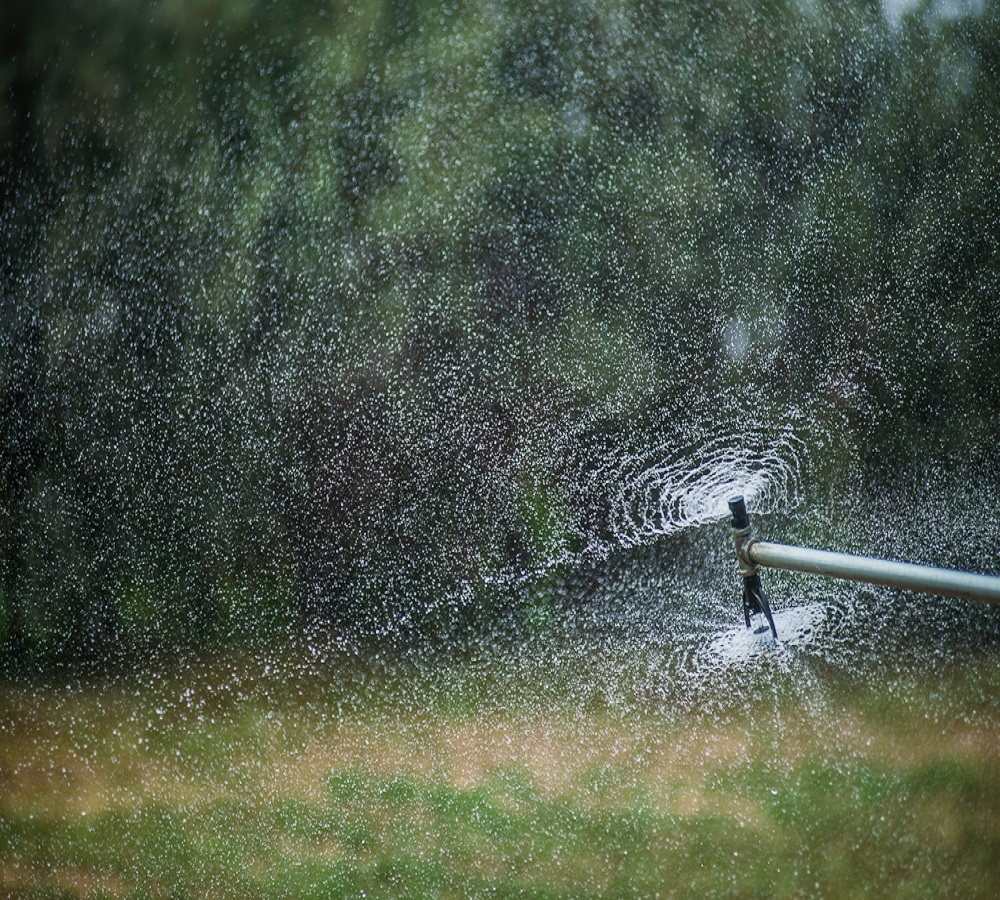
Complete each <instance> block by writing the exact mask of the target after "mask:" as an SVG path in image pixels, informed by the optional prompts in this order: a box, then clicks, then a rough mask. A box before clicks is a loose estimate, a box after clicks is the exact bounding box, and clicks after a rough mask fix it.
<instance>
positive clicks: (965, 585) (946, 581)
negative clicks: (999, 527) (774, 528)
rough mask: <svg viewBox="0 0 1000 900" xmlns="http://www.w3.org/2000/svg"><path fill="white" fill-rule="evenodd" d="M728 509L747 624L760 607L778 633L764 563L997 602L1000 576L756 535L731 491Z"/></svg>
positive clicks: (815, 573)
mask: <svg viewBox="0 0 1000 900" xmlns="http://www.w3.org/2000/svg"><path fill="white" fill-rule="evenodd" d="M729 509H730V511H731V512H732V514H733V520H732V527H733V541H734V543H735V545H736V561H737V564H738V565H739V572H740V575H741V576H742V578H743V612H744V616H745V617H746V622H747V627H749V626H750V617H751V615H752V614H754V613H757V612H763V613H764V614H765V616H766V617H767V620H768V623H769V625H770V626H771V631H772V632H774V633H775V636H777V633H776V630H775V627H774V620H773V618H772V616H771V611H770V607H769V604H768V602H767V597H766V595H765V594H764V591H763V588H762V586H761V583H760V569H761V567H762V566H766V567H768V568H772V569H788V570H790V571H792V572H805V573H807V574H811V575H825V576H827V577H829V578H844V579H847V580H849V581H863V582H866V583H868V584H881V585H886V586H888V587H894V588H901V589H903V590H908V591H921V592H924V593H928V594H939V595H941V596H945V597H960V598H962V599H963V600H977V601H979V602H982V603H996V604H1000V576H997V575H977V574H975V573H973V572H962V571H959V570H956V569H939V568H936V567H935V566H921V565H916V564H914V563H904V562H894V561H892V560H888V559H876V558H873V557H870V556H853V555H851V554H849V553H834V552H831V551H829V550H811V549H809V548H807V547H792V546H789V545H787V544H772V543H771V542H770V541H759V540H757V539H756V538H754V537H753V534H752V529H751V527H750V517H749V515H748V514H747V508H746V503H745V502H744V501H743V498H742V497H733V498H732V499H731V500H730V501H729Z"/></svg>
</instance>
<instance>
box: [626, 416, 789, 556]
mask: <svg viewBox="0 0 1000 900" xmlns="http://www.w3.org/2000/svg"><path fill="white" fill-rule="evenodd" d="M804 449H805V448H804V445H803V443H802V441H801V440H800V439H799V438H798V437H796V435H795V433H794V432H793V431H792V430H791V428H785V429H782V430H781V431H778V432H777V433H774V432H770V431H767V430H764V429H754V430H750V431H744V432H741V433H739V434H732V433H727V434H722V435H716V436H713V437H712V438H710V439H709V440H706V441H704V442H702V443H700V444H697V445H695V446H692V447H686V448H684V449H683V450H680V451H678V450H676V449H670V448H666V447H660V448H657V451H654V453H652V454H651V456H652V457H653V458H654V459H656V461H655V462H653V463H652V464H648V465H644V466H635V468H634V469H633V470H632V471H631V472H623V476H624V477H623V479H622V482H621V485H620V489H619V490H618V491H617V494H616V497H615V498H614V504H613V507H612V516H611V527H612V531H613V533H614V536H615V538H616V539H617V540H618V542H619V543H621V545H622V546H625V547H630V546H637V545H639V544H643V543H646V542H647V541H649V540H650V539H652V538H655V537H658V536H660V535H666V534H671V533H673V532H675V531H680V530H683V529H686V528H694V527H697V526H700V525H704V524H707V523H709V522H716V521H718V520H720V519H722V518H724V517H725V516H726V515H727V513H728V511H729V509H728V500H729V498H730V497H732V496H734V495H736V494H742V495H743V496H744V497H745V498H746V500H747V503H748V505H749V506H750V508H751V509H752V510H754V511H756V512H771V511H774V510H779V509H788V508H792V507H794V506H795V505H796V504H797V503H798V502H799V484H800V477H799V473H800V465H801V459H802V457H803V453H804Z"/></svg>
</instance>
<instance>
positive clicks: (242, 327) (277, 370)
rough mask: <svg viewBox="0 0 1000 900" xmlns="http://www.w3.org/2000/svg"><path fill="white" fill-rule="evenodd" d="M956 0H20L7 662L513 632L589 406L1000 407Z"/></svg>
mask: <svg viewBox="0 0 1000 900" xmlns="http://www.w3.org/2000/svg"><path fill="white" fill-rule="evenodd" d="M932 6H933V4H924V7H926V9H921V10H917V11H913V12H911V13H910V14H908V15H906V16H904V17H903V18H902V19H901V20H900V21H899V22H898V23H895V22H889V21H887V20H886V19H885V18H884V17H883V16H882V15H881V14H880V13H879V7H878V5H877V4H872V3H861V2H857V3H855V2H847V3H836V4H831V5H829V6H826V5H822V9H820V7H819V6H817V7H816V9H811V11H808V10H805V9H803V8H802V7H801V5H800V4H795V3H788V4H774V3H759V4H758V3H754V2H734V3H719V4H703V3H672V4H645V3H625V4H616V5H612V6H602V5H599V4H593V5H591V4H582V5H580V4H564V3H525V4H519V3H518V4H510V5H509V6H501V7H494V6H492V5H481V4H478V3H461V4H456V5H454V6H447V7H442V6H440V4H433V3H424V2H419V0H413V2H405V3H397V2H385V3H378V2H376V3H370V4H360V5H356V6H354V7H351V6H349V5H347V4H333V5H331V4H328V3H320V2H315V0H301V2H295V3H278V4H276V3H271V2H265V0H254V2H249V3H240V4H236V3H232V2H230V0H202V2H200V3H195V4H180V5H178V4H166V3H139V4H107V3H99V2H79V3H73V4H69V5H68V6H66V5H65V4H53V3H49V2H34V3H26V2H21V0H12V2H10V3H8V4H7V5H6V6H5V12H4V22H3V24H2V26H0V27H2V38H0V40H2V49H3V60H4V62H3V66H2V67H0V210H2V212H0V245H2V248H3V250H2V252H0V466H2V479H0V501H2V506H0V517H2V521H0V534H2V537H0V541H2V546H0V569H2V581H0V658H2V663H0V666H2V667H3V668H7V669H26V670H33V669H38V668H46V667H49V666H52V665H55V664H62V663H73V664H76V663H80V662H87V661H97V660H99V661H107V660H108V659H109V658H110V657H109V654H110V655H115V656H117V657H118V658H145V657H146V655H147V654H148V653H149V652H151V651H154V650H158V649H164V648H171V647H176V646H178V645H180V646H189V645H192V644H200V643H204V642H206V641H219V640H232V639H240V640H245V639H253V638H259V637H275V636H279V635H281V634H283V633H285V631H286V630H287V629H289V628H291V629H293V630H294V629H299V628H302V627H311V626H313V625H315V624H324V625H330V624H337V623H340V624H342V625H345V624H351V625H352V626H353V627H362V628H364V629H365V630H367V631H369V632H370V633H372V634H382V635H383V636H384V635H385V634H386V633H388V634H390V635H393V636H395V637H398V638H400V639H403V640H406V639H408V638H409V637H411V636H413V635H414V634H427V633H432V634H437V635H442V636H447V634H449V633H453V632H454V631H455V630H456V629H462V628H467V627H474V625H475V622H476V620H477V617H482V619H483V620H489V619H490V617H491V615H492V614H494V613H496V609H493V610H492V611H491V610H490V609H488V608H487V609H485V610H484V609H482V608H481V607H482V606H483V605H484V603H485V605H486V606H487V607H489V606H490V604H492V603H493V600H491V599H490V598H494V599H495V597H496V596H499V592H498V591H497V590H496V589H495V584H496V579H497V578H498V577H502V576H505V575H507V574H510V573H511V572H517V573H523V572H525V571H531V570H533V569H534V568H538V567H540V566H545V565H549V564H550V563H551V562H552V561H553V559H555V558H558V557H559V555H560V554H563V553H566V552H572V551H574V550H576V549H578V547H579V545H581V544H582V543H585V541H586V538H587V537H588V536H590V535H591V534H592V532H591V531H590V530H588V529H590V527H591V526H590V524H589V522H590V520H591V519H592V518H594V512H593V510H591V509H586V508H582V507H581V506H580V504H578V503H576V504H575V503H574V500H576V499H579V493H580V492H579V481H578V480H576V481H575V480H574V478H576V477H577V475H578V474H579V473H576V474H574V475H572V477H571V474H568V472H567V462H566V461H567V457H568V456H570V455H571V454H572V453H573V452H574V449H573V447H574V441H575V440H576V439H577V438H579V436H580V434H581V433H584V434H586V433H588V432H590V431H598V430H599V431H601V432H602V433H603V434H604V435H606V436H607V438H608V442H609V444H610V445H612V446H613V445H614V443H615V441H616V440H618V441H621V440H624V439H625V438H626V437H627V436H629V435H631V434H633V433H634V432H635V430H636V429H635V421H636V420H635V417H634V415H633V413H634V411H635V410H637V409H643V408H645V409H649V408H660V409H673V410H676V411H677V412H678V414H682V413H683V411H684V410H686V409H688V408H689V407H690V406H691V403H692V402H694V401H696V400H701V399H704V398H705V397H712V396H713V395H715V393H717V392H718V391H721V390H725V389H726V388H728V387H730V386H732V385H733V384H735V383H739V382H741V381H742V380H743V379H745V378H747V377H752V378H753V380H754V382H755V384H756V385H758V386H759V385H763V386H765V388H764V390H763V391H762V393H765V394H766V396H767V398H768V399H767V403H769V404H773V405H774V406H775V407H782V406H783V405H792V406H795V405H799V404H804V405H805V406H806V407H809V408H811V409H815V410H817V413H816V415H817V417H818V420H822V419H823V418H824V417H826V418H828V419H830V420H831V421H833V420H836V421H837V422H840V421H846V422H848V424H849V427H850V428H851V429H852V432H851V435H849V438H850V439H849V440H848V442H847V443H848V445H850V444H851V441H852V440H853V441H855V442H856V444H857V445H859V446H864V447H866V448H868V449H867V450H866V453H867V454H868V456H870V457H872V458H875V457H879V458H881V459H883V460H884V459H885V458H890V459H891V458H895V457H896V456H898V457H902V456H903V455H904V454H905V453H906V452H909V451H910V450H911V449H912V447H913V446H914V443H915V442H916V443H918V444H919V442H920V441H922V440H925V439H928V436H930V437H931V438H932V439H933V440H935V441H939V442H943V445H944V446H945V447H961V446H962V442H963V441H965V440H967V439H968V438H969V436H970V435H972V436H977V435H978V436H982V435H984V434H989V432H990V429H991V423H993V422H995V421H996V417H997V415H1000V392H998V389H997V385H998V384H1000V379H998V377H997V376H998V369H997V367H998V365H1000V363H998V360H1000V343H998V341H1000V328H998V327H997V323H998V317H997V300H998V292H1000V279H998V276H1000V249H998V240H1000V237H998V235H1000V222H998V220H997V216H998V212H997V204H996V202H995V192H996V180H997V179H996V176H997V172H998V171H1000V144H998V141H997V135H998V134H1000V116H998V113H1000V97H998V85H1000V58H998V55H997V47H998V46H1000V17H998V16H1000V13H998V10H997V7H996V4H995V3H986V4H984V5H983V9H982V10H981V11H980V12H978V13H977V14H974V15H967V16H965V17H959V18H956V19H947V18H946V17H941V16H938V17H935V16H934V15H933V10H931V7H932ZM734 328H735V331H733V329H734ZM732 333H736V334H744V335H746V340H747V341H748V342H749V343H748V345H747V346H748V348H749V349H748V352H746V353H743V352H741V351H740V350H739V341H736V342H735V343H734V342H733V341H732V340H731V339H730V338H729V337H727V335H730V334H732ZM734 348H735V349H734ZM819 424H823V422H822V421H820V422H819ZM598 462H599V461H598ZM456 597H457V598H463V597H464V598H466V599H465V600H464V601H462V600H455V599H454V598H456ZM470 598H475V601H473V600H471V599H470ZM494 605H499V604H494ZM524 606H525V608H526V609H527V614H528V616H529V618H530V617H531V616H535V617H536V618H537V616H538V615H539V614H540V611H541V612H544V601H538V602H536V601H535V600H531V601H528V602H526V603H525V604H524Z"/></svg>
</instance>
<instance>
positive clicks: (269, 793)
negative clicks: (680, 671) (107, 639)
mask: <svg viewBox="0 0 1000 900" xmlns="http://www.w3.org/2000/svg"><path fill="white" fill-rule="evenodd" d="M800 674H801V673H800ZM515 681H516V679H512V677H511V676H509V675H502V676H498V677H495V673H494V674H491V673H490V668H489V666H468V665H462V664H457V663H450V664H443V663H442V664H441V665H440V667H435V666H422V667H417V668H415V669H412V670H409V671H407V670H406V669H405V667H403V668H402V669H393V668H392V667H388V666H387V667H385V668H384V671H382V672H379V671H378V668H377V667H373V666H371V665H365V666H361V665H357V664H355V663H349V662H345V661H340V662H335V663H330V662H329V661H328V660H324V661H323V662H322V663H318V662H317V661H316V660H315V659H312V660H310V659H307V658H305V657H296V656H294V655H285V656H278V657H275V656H271V657H270V658H269V660H268V661H264V660H263V659H259V658H258V659H253V658H244V659H239V660H236V659H231V660H228V661H218V660H216V661H215V662H213V663H211V664H200V665H195V666H178V667H176V669H175V670H174V671H172V672H168V673H163V674H160V675H158V676H157V677H155V678H150V677H146V678H138V677H132V678H118V679H115V680H109V681H107V682H105V683H102V684H86V685H82V684H49V685H47V686H39V685H32V686H26V685H19V686H18V685H5V686H3V687H2V688H0V893H2V894H3V895H4V896H13V897H18V896H32V897H35V896H52V897H62V896H66V897H125V896H136V897H226V896H232V897H338V896H345V897H354V896H368V897H372V896H386V897H469V896H490V897H504V896H517V897H581V896H605V897H652V896H679V897H688V896H762V897H763V896H863V895H882V896H911V897H912V896H919V897H958V896H961V897H977V896H978V897H992V896H995V895H996V889H997V885H998V884H1000V709H998V708H997V706H998V705H997V703H996V698H997V697H1000V662H998V661H997V660H996V659H993V658H987V659H983V658H969V659H966V660H964V661H962V662H956V663H952V664H949V665H937V666H935V667H933V671H928V672H927V673H924V674H920V673H915V672H909V673H895V674H889V673H884V674H883V677H882V679H881V682H880V683H879V685H878V689H877V690H873V689H871V688H870V686H869V682H868V681H863V680H860V679H854V678H851V677H849V676H848V675H845V674H844V673H842V672H841V673H833V672H825V673H824V672H823V671H822V670H821V669H818V668H814V669H813V670H812V671H811V672H810V675H809V678H807V679H803V678H802V677H795V678H791V677H789V678H787V679H785V680H782V679H776V680H775V679H771V680H769V681H768V691H766V692H764V693H765V694H766V696H764V695H763V694H761V693H758V694H757V695H755V696H753V697H750V698H746V697H744V698H733V699H732V701H731V702H728V703H720V704H718V705H716V706H715V707H714V708H712V709H711V710H710V711H708V710H699V709H696V708H691V707H687V708H671V707H670V705H669V704H640V703H621V704H618V705H615V704H609V703H600V702H581V701H580V697H579V696H578V695H577V696H574V695H573V694H572V692H567V691H566V690H563V689H558V688H555V689H554V688H551V687H550V686H542V685H538V684H531V683H528V682H527V681H523V680H522V681H521V682H519V683H518V686H517V689H515V687H514V682H515ZM529 681H530V679H529Z"/></svg>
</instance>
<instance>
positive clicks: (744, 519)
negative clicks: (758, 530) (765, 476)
mask: <svg viewBox="0 0 1000 900" xmlns="http://www.w3.org/2000/svg"><path fill="white" fill-rule="evenodd" d="M729 511H730V512H731V513H732V514H733V528H735V529H736V530H737V531H739V530H740V529H742V528H749V527H750V516H749V515H748V514H747V505H746V503H745V502H744V500H743V497H742V495H741V496H739V497H733V498H732V499H731V500H730V501H729Z"/></svg>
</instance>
